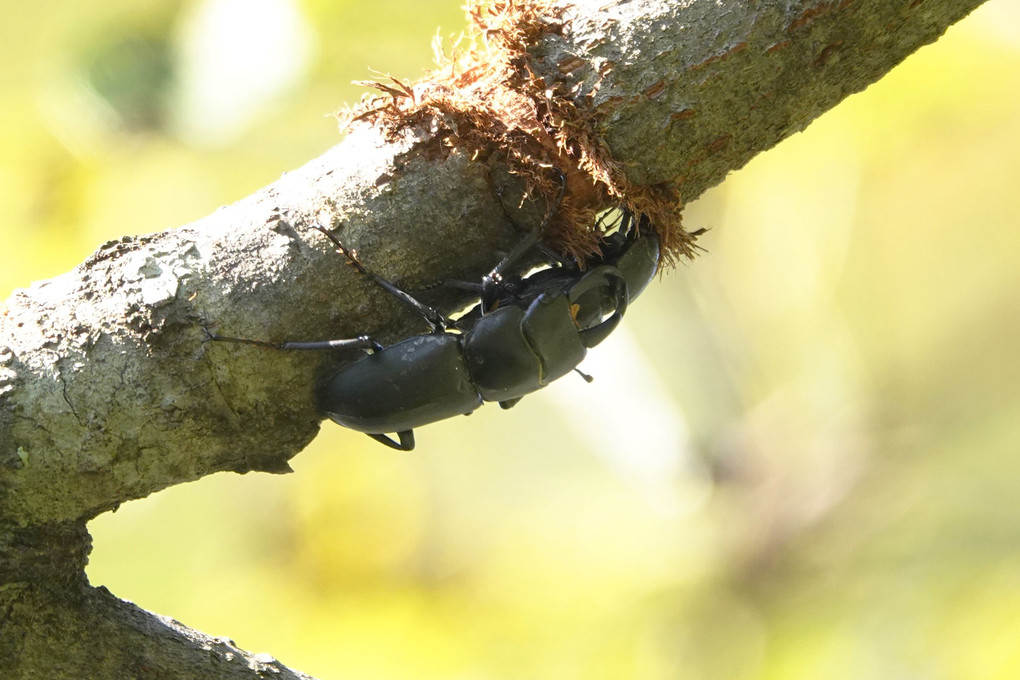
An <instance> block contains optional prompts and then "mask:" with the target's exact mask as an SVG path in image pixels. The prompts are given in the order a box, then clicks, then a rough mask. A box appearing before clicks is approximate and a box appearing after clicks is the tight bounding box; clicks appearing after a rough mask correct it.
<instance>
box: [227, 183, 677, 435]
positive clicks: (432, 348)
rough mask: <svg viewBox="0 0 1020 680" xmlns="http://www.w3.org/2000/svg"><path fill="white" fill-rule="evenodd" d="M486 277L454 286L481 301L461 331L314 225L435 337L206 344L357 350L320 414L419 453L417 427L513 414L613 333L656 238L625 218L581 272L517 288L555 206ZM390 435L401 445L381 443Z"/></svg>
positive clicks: (644, 224) (650, 264)
mask: <svg viewBox="0 0 1020 680" xmlns="http://www.w3.org/2000/svg"><path fill="white" fill-rule="evenodd" d="M562 194H563V188H562V185H561V189H560V196H559V198H557V200H556V203H555V205H554V206H553V210H551V211H549V213H548V214H547V215H546V218H545V219H544V220H543V222H542V224H541V225H539V226H538V227H536V228H535V229H534V230H533V231H532V232H530V233H529V234H528V235H527V236H526V237H524V239H522V240H521V241H520V242H519V243H518V244H517V245H516V246H515V247H514V248H513V249H512V250H511V251H510V253H509V254H508V255H507V256H506V257H504V258H503V260H501V261H500V262H499V264H497V265H496V266H495V267H494V268H493V269H492V271H490V272H489V273H488V274H487V275H486V276H485V277H483V279H482V283H481V284H463V283H462V284H458V285H459V286H460V287H468V288H471V289H472V290H477V291H478V293H479V302H478V304H477V305H476V306H475V307H474V308H473V309H472V310H470V311H469V312H467V313H466V314H464V315H463V316H462V317H461V318H460V319H458V320H457V321H456V322H454V321H452V320H450V319H449V318H447V317H446V316H444V315H443V314H441V313H440V312H439V311H437V310H436V309H434V308H432V307H429V306H428V305H426V304H424V303H423V302H420V301H419V300H417V299H416V298H414V297H413V296H411V295H410V294H409V293H407V292H405V291H404V290H402V289H400V288H398V287H397V286H396V285H394V284H393V283H391V282H389V281H387V280H386V279H383V278H382V277H380V276H378V275H376V274H374V273H373V272H371V271H369V270H368V269H367V268H365V267H364V265H363V264H362V263H361V262H360V261H359V260H358V259H357V257H355V255H354V253H352V252H351V251H349V250H348V249H347V248H346V247H345V246H344V245H343V244H342V243H341V242H340V240H339V239H338V238H336V236H334V235H333V234H332V233H330V232H329V231H327V230H326V229H324V228H323V227H321V226H319V225H312V226H313V228H315V229H317V230H318V231H320V232H322V233H323V234H324V235H325V236H326V237H327V238H329V239H330V241H332V242H333V244H334V245H335V246H336V248H337V251H338V252H340V253H341V254H343V255H344V256H345V257H347V258H348V260H349V261H350V262H351V263H352V264H353V265H354V266H355V268H357V269H358V271H359V272H361V273H362V274H364V275H365V276H367V277H369V278H371V279H372V280H373V281H375V282H376V283H377V284H378V285H379V286H381V287H382V288H383V289H385V290H386V291H387V292H389V293H390V294H391V295H393V296H394V297H396V298H397V299H399V300H400V301H401V302H403V303H404V304H406V305H407V306H408V307H410V308H411V309H413V310H415V312H417V313H418V314H420V315H421V316H422V318H424V319H425V321H426V322H427V323H428V324H429V325H430V326H431V332H429V333H424V334H421V335H415V336H413V337H410V338H407V339H406V340H402V341H400V342H397V343H396V344H393V345H390V346H387V347H383V346H381V345H380V344H379V343H378V342H376V341H375V340H373V339H372V338H370V337H369V336H360V337H357V338H349V339H343V340H326V341H321V342H284V343H267V342H262V341H258V340H248V339H245V338H229V337H224V336H218V335H212V334H210V335H211V339H214V340H225V341H232V342H245V343H249V344H256V345H261V346H267V347H273V348H276V349H314V350H322V349H343V348H359V349H363V350H365V351H366V352H367V354H366V356H364V357H362V358H360V359H358V360H357V361H355V362H353V363H351V364H349V365H347V366H345V367H343V368H341V369H340V370H338V371H337V372H336V373H334V374H333V375H332V376H330V377H329V378H328V379H327V380H326V381H325V383H324V384H323V385H322V386H321V388H320V390H319V393H318V403H319V407H320V408H321V409H322V410H323V411H324V412H325V413H326V415H328V416H329V418H330V419H331V420H333V421H334V422H336V423H338V424H340V425H343V426H344V427H348V428H351V429H352V430H357V431H359V432H364V433H365V434H367V435H369V436H370V437H372V438H373V439H375V440H376V441H378V442H381V443H383V444H386V445H387V446H390V447H392V448H395V449H400V450H403V451H410V450H412V449H413V448H414V443H415V442H414V428H416V427H420V426H422V425H426V424H428V423H433V422H436V421H439V420H443V419H445V418H449V417H451V416H455V415H460V414H465V415H467V414H470V413H471V412H472V411H474V410H475V409H476V408H478V407H479V406H481V405H482V403H483V402H486V401H496V402H499V404H500V406H502V407H503V408H510V407H511V406H513V405H514V404H516V403H517V402H518V401H519V400H520V399H521V397H523V396H524V395H526V394H529V393H530V392H534V391H535V390H538V389H540V388H542V387H544V386H546V385H548V384H549V383H551V382H552V381H553V380H556V379H557V378H559V377H562V376H563V375H566V374H567V373H570V372H571V371H577V372H578V373H580V374H581V375H582V376H583V377H585V379H586V380H589V381H590V380H591V378H589V377H588V376H585V375H584V374H583V373H581V372H580V371H579V370H578V369H577V365H578V364H580V363H581V360H582V359H584V357H585V354H586V353H587V351H588V349H589V348H591V347H594V346H595V345H597V344H599V343H600V342H602V341H603V340H604V339H605V338H606V337H607V336H608V335H609V334H610V333H611V332H612V331H613V329H615V328H616V326H617V324H619V322H620V320H621V319H622V317H623V314H624V312H625V311H626V309H627V305H628V303H629V302H630V301H631V300H633V299H634V298H635V297H637V295H638V294H639V293H640V292H641V291H642V290H644V288H645V286H646V285H647V284H648V283H649V282H650V281H651V279H652V277H654V275H655V273H656V271H657V269H658V265H659V240H658V237H657V236H656V234H655V230H654V229H652V227H651V225H650V224H649V223H648V221H647V218H644V217H641V218H640V219H638V218H636V217H635V216H634V215H633V214H632V213H631V212H630V211H628V210H625V209H624V210H621V217H620V218H619V223H618V227H617V228H616V230H615V231H614V232H613V233H612V234H610V235H608V236H606V237H605V243H604V247H603V248H602V249H601V251H600V253H599V254H598V255H596V256H595V257H594V258H592V259H590V260H589V261H587V262H585V263H584V266H583V267H581V266H579V265H577V264H565V263H563V262H560V263H559V264H558V266H551V267H549V268H547V269H541V270H539V271H537V272H535V273H532V274H530V275H529V276H526V277H524V278H520V277H516V276H507V275H506V274H505V272H506V271H507V270H509V269H510V268H511V267H512V266H514V265H516V264H518V263H519V262H520V260H521V259H522V258H523V257H524V256H525V255H526V254H527V253H528V252H529V251H531V250H532V248H535V247H541V246H540V244H539V238H540V236H541V233H542V231H543V230H544V228H545V226H546V224H547V223H548V222H549V219H550V218H551V216H552V213H553V212H555V209H556V208H557V207H558V205H559V201H560V199H561V198H562ZM390 432H396V433H397V438H398V439H399V442H398V441H394V440H393V439H392V438H391V437H390V436H389V435H388V434H387V433H390Z"/></svg>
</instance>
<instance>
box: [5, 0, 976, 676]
mask: <svg viewBox="0 0 1020 680" xmlns="http://www.w3.org/2000/svg"><path fill="white" fill-rule="evenodd" d="M979 4H981V0H840V1H835V0H827V1H822V0H781V1H765V0H762V1H761V2H730V3H720V2H716V1H713V0H670V1H666V0H632V1H622V0H620V1H617V2H607V3H593V2H576V3H566V2H560V3H558V5H559V6H560V7H561V9H562V12H563V18H564V20H565V21H564V28H563V30H562V31H561V34H546V35H543V36H541V37H540V38H539V39H538V40H537V42H536V43H535V44H533V45H531V46H530V48H529V55H530V60H531V65H532V69H533V70H534V71H535V73H537V74H538V75H539V76H541V77H543V78H545V79H546V82H547V83H548V84H550V85H552V84H560V85H562V88H561V91H564V92H571V93H572V96H575V97H577V98H578V101H583V102H585V105H586V106H588V107H590V108H591V110H593V111H594V114H595V115H594V119H593V125H594V126H595V128H596V129H595V132H596V133H597V135H598V136H599V137H600V138H602V139H603V140H604V142H605V144H606V145H607V147H608V149H609V150H610V152H611V155H612V158H613V159H614V161H616V162H618V163H619V164H620V166H622V167H624V168H626V173H627V177H628V179H629V180H630V181H631V182H633V183H635V184H639V185H651V184H663V185H668V186H671V187H673V188H675V189H676V190H677V191H678V192H679V193H680V195H681V196H683V197H684V199H685V200H690V199H693V198H695V197H697V196H698V195H700V194H701V193H702V192H703V191H704V190H705V189H707V188H708V187H710V186H713V185H714V184H717V183H718V182H720V181H721V180H722V179H723V178H724V177H725V175H726V173H728V172H729V171H731V170H734V169H736V168H739V167H740V166H742V165H743V164H744V163H746V162H747V161H748V160H749V159H750V158H751V157H752V156H754V155H755V154H757V153H759V152H761V151H763V150H765V149H768V148H770V147H771V146H773V145H775V144H776V143H778V142H779V141H780V140H782V139H783V138H785V137H787V136H789V135H790V134H792V133H794V132H797V131H799V130H801V129H803V128H804V127H805V126H806V125H807V124H808V123H809V122H810V121H811V120H813V119H814V118H816V117H817V116H818V115H820V114H821V113H823V112H824V111H826V110H828V109H829V108H831V107H832V106H834V105H835V104H837V103H838V102H839V101H840V100H842V99H843V98H844V97H846V96H847V95H848V94H850V93H853V92H856V91H859V90H862V89H863V88H865V87H866V86H867V85H868V84H870V83H871V82H874V81H876V80H877V79H879V78H880V77H881V76H882V75H883V74H884V73H886V72H887V71H888V70H889V69H891V68H892V67H893V66H894V65H896V64H897V63H899V62H900V61H901V60H902V59H904V58H905V57H906V56H907V55H909V54H910V53H911V52H913V51H914V50H916V49H917V48H919V47H920V46H922V45H924V44H927V43H929V42H931V41H933V40H935V39H936V38H937V37H938V36H939V35H940V34H941V33H942V32H943V31H944V30H945V29H946V28H947V27H948V26H949V25H951V24H952V23H953V22H955V21H957V20H959V19H960V18H962V17H963V16H965V15H966V14H967V13H968V12H970V11H971V10H972V9H974V7H976V6H978V5H979ZM429 135H430V132H429V131H428V130H418V131H409V132H407V133H405V134H403V135H402V136H401V137H400V138H399V139H395V140H391V139H386V138H385V136H384V135H383V134H382V133H381V132H380V131H379V130H377V129H374V128H372V127H369V126H362V127H359V128H357V129H355V130H354V131H353V132H352V134H350V135H349V136H348V137H347V138H346V139H345V140H344V141H343V142H342V143H341V144H340V145H338V146H337V147H335V148H334V149H332V150H330V151H328V152H327V153H326V154H324V155H323V156H322V157H321V158H318V159H316V160H314V161H312V162H310V163H308V164H307V165H305V166H304V167H302V168H300V169H299V170H297V171H295V172H292V173H289V174H287V175H285V176H284V177H283V178H281V179H280V180H279V181H278V182H276V183H274V184H272V185H270V186H269V187H266V188H265V189H263V190H261V191H259V192H257V193H255V194H254V195H252V196H250V197H248V198H246V199H244V200H242V201H240V202H238V203H236V204H234V205H231V206H228V207H225V208H222V209H220V210H218V211H217V212H215V213H214V214H212V215H210V216H208V217H206V218H204V219H202V220H199V221H198V222H195V223H193V224H191V225H187V226H185V227H182V228H179V229H174V230H170V231H166V232H162V233H158V234H152V235H148V236H141V237H125V238H123V239H121V240H119V241H115V242H110V243H107V244H105V245H103V246H101V247H100V248H99V249H98V250H97V251H96V252H95V253H94V254H93V255H92V256H90V257H89V258H88V259H87V260H86V261H85V262H84V263H82V264H81V265H80V266H79V267H77V268H75V269H74V270H73V271H71V272H69V273H67V274H65V275H63V276H60V277H57V278H55V279H51V280H49V281H45V282H42V283H38V284H34V285H32V286H31V287H29V288H27V289H24V290H19V291H17V292H16V293H15V294H14V295H13V296H12V297H11V299H10V300H8V301H7V309H6V311H5V312H4V314H3V316H2V317H0V583H2V585H0V626H2V630H0V662H2V665H3V667H4V668H5V669H10V670H12V671H13V672H12V673H11V674H9V675H8V674H6V673H5V677H13V678H33V677H69V678H74V677H81V678H90V677H96V678H98V677H123V678H132V677H181V678H188V677H196V678H197V677H203V678H213V677H224V678H227V677H231V678H232V677H238V678H240V677H266V676H269V675H272V676H273V677H284V678H285V677H304V676H302V675H300V674H297V673H294V672H293V671H289V670H288V669H285V668H283V667H280V666H278V665H277V664H276V663H275V662H274V661H272V660H271V659H256V658H252V657H250V656H249V655H246V654H245V653H243V652H241V651H240V650H237V649H235V648H234V647H233V645H232V644H230V643H229V641H224V640H214V639H211V638H207V637H206V636H203V635H201V634H199V633H196V632H194V631H189V630H187V629H185V628H184V627H183V626H180V625H179V624H176V623H174V622H171V621H168V620H166V619H162V618H159V617H156V616H154V615H152V614H148V613H146V612H142V611H140V610H138V609H137V608H135V607H134V606H133V605H130V604H128V603H124V602H121V601H119V600H117V599H116V598H114V597H113V596H112V595H110V594H109V593H108V592H106V591H105V589H92V588H90V587H89V586H88V584H87V582H86V580H85V577H84V571H83V569H84V565H85V562H86V561H87V555H88V549H89V540H88V534H87V532H86V531H85V529H84V523H85V522H86V521H87V520H88V519H90V518H92V517H94V516H96V515H97V514H99V513H102V512H105V511H108V510H111V509H114V508H116V507H117V505H118V504H120V503H121V502H123V501H126V500H129V499H133V498H140V497H144V496H146V495H148V494H150V493H153V492H154V491H158V490H159V489H162V488H165V487H167V486H170V485H173V484H178V483H181V482H185V481H190V480H193V479H197V478H199V477H202V476H204V475H207V474H210V473H212V472H217V471H221V470H232V471H235V472H248V471H251V470H260V471H266V472H286V471H288V470H289V467H288V464H287V461H288V460H289V459H290V458H291V457H292V456H293V455H295V454H296V453H297V452H298V451H300V450H301V449H302V448H303V447H304V446H305V445H306V444H307V443H308V442H309V441H310V440H311V439H312V438H313V437H314V436H315V434H316V432H317V431H318V427H319V421H320V419H321V416H320V414H319V412H318V411H317V409H316V406H315V398H314V388H315V385H316V380H317V378H318V377H319V376H321V375H322V374H323V373H324V372H325V371H328V369H329V367H330V366H332V365H333V364H334V363H335V362H336V361H337V358H336V357H331V356H327V355H325V354H323V353H316V352H308V353H301V352H291V353H286V352H271V351H267V350H263V349H260V348H255V347H247V346H237V345H227V344H221V343H207V342H203V340H204V338H205V333H204V330H203V329H204V328H208V329H215V330H216V331H218V332H220V333H223V334H227V335H239V336H247V337H254V338H260V339H267V340H284V339H287V340H297V339H326V338H340V337H352V336H355V335H359V334H363V333H368V334H371V335H373V336H375V337H377V338H378V339H380V340H381V341H382V342H384V343H385V342H389V341H392V340H395V339H397V338H399V337H401V336H405V335H408V334H411V333H414V332H420V331H421V322H420V320H419V319H416V318H414V316H413V315H411V314H409V313H408V312H407V310H406V309H404V308H403V307H401V306H400V305H399V304H398V303H397V302H395V301H394V300H392V299H391V298H390V297H389V296H387V295H386V294H384V293H382V292H381V291H380V290H378V289H377V288H376V287H375V286H373V285H372V284H371V283H370V282H368V281H366V280H364V279H363V278H361V277H359V276H357V275H356V273H355V272H354V271H353V270H352V269H351V268H350V267H348V266H345V264H344V262H343V259H342V258H341V257H339V256H337V255H336V254H335V253H334V252H332V251H331V249H330V246H329V244H328V242H326V240H325V238H324V237H322V236H321V235H320V234H318V233H317V232H315V231H313V230H311V229H309V225H311V224H313V223H316V222H318V223H322V224H324V225H327V226H338V225H340V224H343V225H344V231H343V237H344V240H345V242H346V243H347V245H348V246H350V247H352V248H354V249H356V250H357V251H359V253H360V254H361V255H362V258H363V260H364V261H366V262H367V263H370V264H371V266H372V268H373V269H375V270H376V271H378V272H379V273H380V274H382V275H384V276H386V277H388V278H390V279H392V280H394V281H395V282H397V283H398V284H399V285H401V286H403V287H405V288H407V289H410V290H412V291H420V290H423V289H428V288H429V287H430V286H432V284H435V283H437V282H440V281H443V280H446V279H473V278H477V277H478V276H479V275H480V274H481V273H482V272H483V271H485V270H486V268H487V267H489V266H491V264H492V263H493V262H494V261H496V260H497V259H498V258H499V255H500V252H501V251H503V250H505V249H506V248H507V247H508V245H509V244H510V243H512V242H513V240H514V238H515V234H516V231H515V227H514V226H512V225H511V224H510V223H509V222H508V221H507V219H506V217H505V216H504V213H503V210H502V208H501V207H500V201H499V199H498V198H497V196H496V194H495V191H494V188H493V184H494V182H495V183H496V184H500V185H502V184H504V183H506V181H507V175H506V170H505V168H503V167H501V166H500V164H499V161H498V160H497V159H494V158H490V159H487V160H484V161H482V160H472V159H471V158H470V157H469V155H468V154H466V153H463V152H460V151H456V150H454V151H452V152H450V153H448V154H436V153H432V152H430V153H424V152H422V149H424V148H430V149H434V146H429V145H428V144H427V142H428V141H429ZM540 213H541V206H527V207H526V209H525V210H524V212H523V214H521V215H520V216H519V222H520V223H522V224H524V225H527V224H530V223H532V222H533V220H534V219H536V216H537V215H539V214H540ZM425 295H426V298H427V299H430V300H432V301H434V302H437V303H439V304H445V303H448V302H450V300H449V299H447V298H444V297H442V296H439V295H437V294H436V293H435V291H430V292H428V293H426V294H425ZM508 417H509V416H508Z"/></svg>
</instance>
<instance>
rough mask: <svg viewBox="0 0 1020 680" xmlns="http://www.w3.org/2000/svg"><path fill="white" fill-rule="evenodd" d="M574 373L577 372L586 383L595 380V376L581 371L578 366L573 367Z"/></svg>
mask: <svg viewBox="0 0 1020 680" xmlns="http://www.w3.org/2000/svg"><path fill="white" fill-rule="evenodd" d="M574 373H576V374H578V375H579V376H581V377H582V378H584V381H585V382H586V383H588V384H589V385H590V384H591V383H592V382H594V381H595V378H593V377H592V376H590V375H588V374H587V373H585V372H584V371H582V370H581V369H580V368H575V369H574Z"/></svg>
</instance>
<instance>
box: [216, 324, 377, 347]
mask: <svg viewBox="0 0 1020 680" xmlns="http://www.w3.org/2000/svg"><path fill="white" fill-rule="evenodd" d="M203 330H205V333H206V339H207V340H215V341H218V342H237V343H241V344H245V345H255V346H256V347H266V348H268V349H311V350H323V349H363V350H372V351H373V352H378V351H379V350H381V349H382V345H380V344H379V343H378V342H376V341H375V340H373V339H372V338H371V337H369V336H367V335H359V336H358V337H356V338H343V339H341V340H316V341H314V342H266V341H265V340H252V339H251V338H233V337H230V336H226V335H217V334H216V333H212V332H210V331H209V330H207V329H203Z"/></svg>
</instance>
